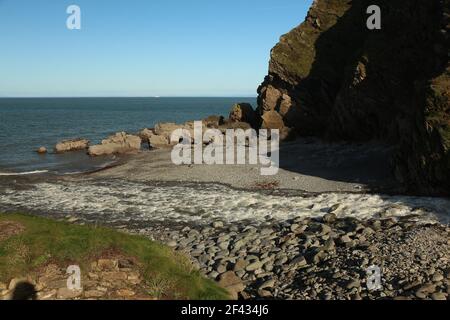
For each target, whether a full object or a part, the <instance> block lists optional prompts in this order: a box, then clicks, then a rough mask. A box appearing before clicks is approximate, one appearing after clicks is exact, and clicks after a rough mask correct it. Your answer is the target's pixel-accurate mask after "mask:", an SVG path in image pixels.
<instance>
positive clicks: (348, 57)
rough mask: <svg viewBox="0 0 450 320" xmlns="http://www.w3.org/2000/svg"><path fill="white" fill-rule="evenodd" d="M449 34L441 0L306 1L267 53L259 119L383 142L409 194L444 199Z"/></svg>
mask: <svg viewBox="0 0 450 320" xmlns="http://www.w3.org/2000/svg"><path fill="white" fill-rule="evenodd" d="M373 4H376V5H378V6H379V7H381V9H382V29H381V30H369V29H368V28H367V26H366V22H367V19H368V17H369V15H368V14H366V11H367V8H368V7H369V6H370V5H373ZM449 26H450V0H411V1H392V0H378V1H375V3H374V1H371V0H359V1H347V0H315V1H314V2H313V5H312V7H311V9H310V10H309V12H308V15H307V17H306V19H305V21H304V22H303V23H302V24H301V25H300V26H298V27H296V28H294V29H293V30H292V31H290V32H289V33H287V34H286V35H283V36H282V37H281V38H280V42H279V43H278V44H277V45H276V46H275V47H274V48H273V49H272V51H271V59H270V65H269V74H268V75H267V77H266V78H265V80H264V82H263V83H262V85H261V86H260V87H259V88H258V93H259V96H258V109H257V110H258V113H259V114H260V115H261V116H262V117H263V119H264V118H266V119H267V118H269V119H270V122H271V123H273V122H274V120H276V117H275V115H274V114H273V112H276V113H278V114H279V115H280V116H281V117H282V119H283V123H284V124H285V125H286V126H287V127H292V128H294V129H295V131H296V133H297V134H299V135H301V136H320V137H323V138H328V139H330V140H331V139H333V140H336V139H339V140H350V141H361V142H364V141H370V140H374V139H377V140H383V141H385V142H387V143H389V144H392V145H394V146H395V147H396V149H397V150H398V152H397V154H396V156H394V157H393V172H394V171H395V173H396V176H397V178H398V179H399V180H401V181H403V182H404V183H405V185H407V186H409V187H410V191H412V192H415V193H421V194H441V193H445V194H450V152H449V150H450V107H449V106H450V101H449V98H450V65H449V59H448V48H449V39H450V37H449V35H448V30H449ZM266 114H269V116H265V115H266ZM267 122H269V121H267V120H266V121H265V123H266V124H265V125H266V126H267V125H268V124H267ZM277 122H279V121H277ZM279 123H280V124H281V122H279Z"/></svg>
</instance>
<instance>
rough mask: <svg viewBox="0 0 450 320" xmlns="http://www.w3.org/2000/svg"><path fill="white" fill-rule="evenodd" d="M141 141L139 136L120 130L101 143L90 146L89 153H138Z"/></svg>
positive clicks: (99, 154)
mask: <svg viewBox="0 0 450 320" xmlns="http://www.w3.org/2000/svg"><path fill="white" fill-rule="evenodd" d="M141 142H142V140H141V138H140V137H138V136H134V135H129V134H126V133H125V132H118V133H116V134H115V135H114V136H111V137H109V138H108V139H105V140H103V141H102V143H101V144H100V145H95V146H91V147H89V151H88V153H89V155H90V156H103V155H111V154H126V153H137V152H139V150H141Z"/></svg>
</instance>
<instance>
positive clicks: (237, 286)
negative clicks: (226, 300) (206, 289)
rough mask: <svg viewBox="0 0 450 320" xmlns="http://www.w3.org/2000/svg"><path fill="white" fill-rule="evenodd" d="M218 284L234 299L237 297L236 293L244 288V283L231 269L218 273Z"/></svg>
mask: <svg viewBox="0 0 450 320" xmlns="http://www.w3.org/2000/svg"><path fill="white" fill-rule="evenodd" d="M219 285H220V286H221V287H222V288H224V289H226V290H227V291H228V292H229V293H230V295H231V297H232V298H233V299H235V300H237V299H238V294H239V293H240V292H242V291H244V290H245V285H244V283H243V282H242V280H241V279H240V278H239V277H238V276H236V274H235V273H234V272H233V271H228V272H225V273H224V274H222V275H220V277H219Z"/></svg>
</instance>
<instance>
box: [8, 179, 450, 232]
mask: <svg viewBox="0 0 450 320" xmlns="http://www.w3.org/2000/svg"><path fill="white" fill-rule="evenodd" d="M337 204H339V208H338V209H337V211H336V214H337V215H338V216H339V217H346V216H351V217H355V218H360V219H369V218H373V217H379V216H380V215H385V216H394V217H401V216H408V215H411V214H414V215H416V216H417V217H418V218H417V219H418V220H420V221H426V222H433V221H434V222H435V221H440V222H442V223H446V224H448V223H449V222H450V199H446V198H427V197H407V196H384V195H369V194H345V193H342V194H341V193H339V194H338V193H327V194H320V195H317V196H307V197H304V196H289V197H287V196H275V195H264V194H261V193H258V192H251V191H242V190H235V189H231V188H228V187H225V186H219V185H203V186H201V187H195V188H192V187H187V186H181V185H180V186H149V185H145V184H142V183H134V182H125V181H117V180H113V181H102V182H95V181H84V182H59V183H55V184H53V183H42V184H37V185H36V186H35V188H33V189H32V190H14V189H7V190H6V191H5V192H3V194H0V207H2V206H4V207H8V208H14V207H20V208H22V209H23V208H24V207H25V209H26V208H28V209H30V210H42V211H46V212H62V213H67V214H73V213H82V214H87V215H89V214H96V215H102V216H104V219H105V220H108V221H112V222H115V221H117V222H118V221H121V222H126V221H128V220H130V219H132V220H137V221H152V220H153V221H177V222H205V223H208V222H209V221H214V220H217V219H220V220H223V221H226V222H230V223H232V222H238V221H242V220H251V221H253V222H255V223H257V222H264V221H265V220H266V219H267V217H270V218H273V219H276V220H284V219H291V218H295V217H321V216H323V215H325V214H326V213H327V212H328V211H329V210H330V208H331V207H333V206H335V205H337Z"/></svg>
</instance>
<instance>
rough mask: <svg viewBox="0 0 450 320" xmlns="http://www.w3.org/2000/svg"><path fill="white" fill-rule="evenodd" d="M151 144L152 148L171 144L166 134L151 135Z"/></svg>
mask: <svg viewBox="0 0 450 320" xmlns="http://www.w3.org/2000/svg"><path fill="white" fill-rule="evenodd" d="M149 144H150V146H151V147H152V148H165V147H170V146H171V144H170V143H169V139H168V138H167V137H166V136H151V137H150V138H149Z"/></svg>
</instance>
